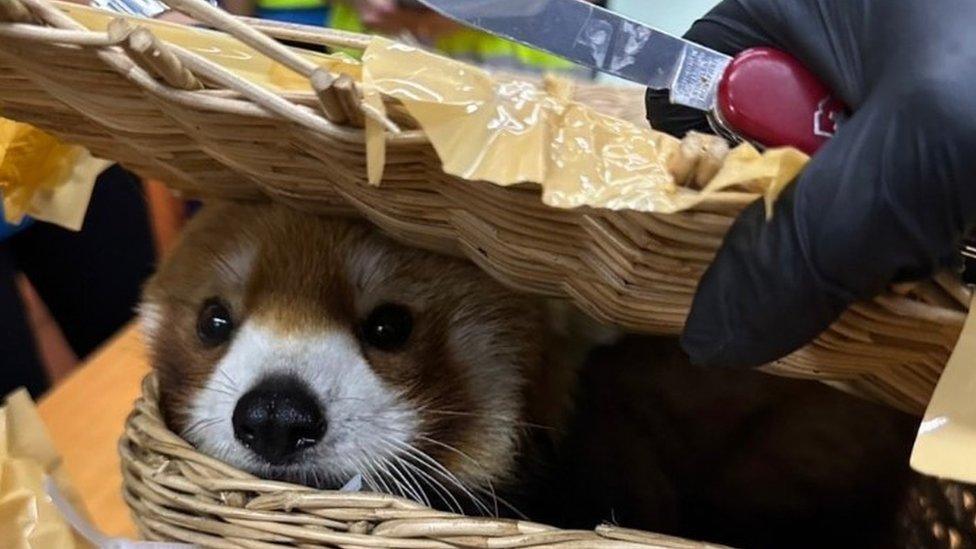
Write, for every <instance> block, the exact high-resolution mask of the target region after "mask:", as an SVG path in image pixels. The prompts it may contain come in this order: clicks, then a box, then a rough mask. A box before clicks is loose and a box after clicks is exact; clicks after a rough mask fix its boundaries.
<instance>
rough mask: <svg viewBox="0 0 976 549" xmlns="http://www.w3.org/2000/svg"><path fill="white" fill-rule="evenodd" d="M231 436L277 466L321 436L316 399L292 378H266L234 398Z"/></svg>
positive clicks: (323, 426)
mask: <svg viewBox="0 0 976 549" xmlns="http://www.w3.org/2000/svg"><path fill="white" fill-rule="evenodd" d="M233 425H234V436H235V437H237V440H239V441H241V443H242V444H244V446H247V447H248V448H250V449H251V451H253V452H254V453H255V454H257V455H259V456H261V457H262V458H264V459H266V460H267V461H268V462H269V463H271V464H274V465H280V464H283V463H286V462H288V461H289V459H290V458H292V457H293V456H295V455H296V454H298V453H299V452H301V451H302V450H305V449H307V448H311V447H312V446H314V445H315V444H316V443H317V442H318V441H319V440H321V439H322V437H323V436H324V435H325V429H326V421H325V417H324V416H323V414H322V407H321V405H320V404H319V402H318V399H316V398H315V396H314V395H312V393H311V392H310V391H309V390H308V388H307V387H306V386H305V385H304V384H303V383H301V382H300V381H299V380H297V379H295V378H293V377H274V378H268V379H265V380H264V381H262V382H260V383H258V384H257V385H255V386H254V388H252V389H251V390H250V391H248V392H247V393H246V394H245V395H244V396H242V397H241V398H240V400H238V401H237V406H236V407H235V408H234V415H233Z"/></svg>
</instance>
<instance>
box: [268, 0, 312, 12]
mask: <svg viewBox="0 0 976 549" xmlns="http://www.w3.org/2000/svg"><path fill="white" fill-rule="evenodd" d="M257 5H258V7H259V8H262V9H266V10H302V9H311V8H322V7H325V6H326V5H328V4H327V2H326V0H257Z"/></svg>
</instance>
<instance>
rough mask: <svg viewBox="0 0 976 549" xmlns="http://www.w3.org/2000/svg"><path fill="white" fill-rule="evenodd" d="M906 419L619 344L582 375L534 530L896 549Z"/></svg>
mask: <svg viewBox="0 0 976 549" xmlns="http://www.w3.org/2000/svg"><path fill="white" fill-rule="evenodd" d="M917 426H918V422H917V419H915V418H912V417H910V416H907V415H905V414H902V413H900V412H897V411H894V410H891V409H889V408H887V407H884V406H881V405H876V404H873V403H869V402H866V401H863V400H860V399H858V398H855V397H852V396H849V395H846V394H844V393H842V392H839V391H837V390H834V389H832V388H829V387H827V386H825V385H822V384H819V383H816V382H811V381H800V380H791V379H785V378H780V377H775V376H771V375H766V374H762V373H759V372H753V371H724V370H715V369H705V368H699V367H695V366H692V365H691V364H690V363H689V362H688V360H687V357H686V356H685V354H684V353H683V352H682V351H681V349H680V348H679V346H678V344H677V341H675V340H674V339H673V338H655V337H639V336H630V337H627V338H625V339H623V340H621V341H619V342H618V343H616V344H615V345H613V346H610V347H606V348H602V349H598V350H597V351H595V352H594V353H593V355H592V356H591V358H590V360H589V361H588V363H587V365H586V366H585V368H584V369H583V371H582V372H581V375H580V383H579V398H578V401H577V409H576V415H575V417H574V418H573V419H572V422H571V424H570V425H569V427H568V432H569V436H568V439H567V440H565V442H564V443H563V444H562V447H561V448H560V449H559V453H558V457H557V458H555V459H554V460H553V463H552V464H551V465H550V468H549V469H548V471H547V473H546V474H545V475H543V476H542V477H541V479H542V480H539V481H538V482H539V487H537V488H535V489H533V492H534V495H535V496H536V498H537V499H535V500H534V501H533V503H532V505H531V508H532V509H534V510H535V512H534V514H535V516H534V517H533V518H536V519H538V520H544V521H548V522H550V523H554V524H557V525H560V526H562V527H567V528H587V527H592V526H593V525H594V524H597V523H599V522H601V521H607V522H616V523H618V524H620V525H623V526H627V527H632V528H638V529H643V530H648V531H655V532H662V533H671V534H675V535H680V536H684V537H689V538H693V539H705V540H710V541H714V542H718V543H724V544H730V545H734V546H737V547H818V548H819V547H857V548H863V547H895V546H897V545H896V540H895V539H894V538H893V537H892V536H893V535H894V526H895V525H894V522H893V521H894V517H895V513H896V512H897V511H898V509H899V508H900V507H901V505H902V504H903V502H904V495H905V493H906V490H907V488H906V485H907V484H908V483H910V482H912V479H914V478H915V477H914V476H913V475H912V474H911V473H910V472H909V469H908V466H907V463H908V456H909V453H910V450H911V443H912V439H913V435H914V432H915V429H916V428H917Z"/></svg>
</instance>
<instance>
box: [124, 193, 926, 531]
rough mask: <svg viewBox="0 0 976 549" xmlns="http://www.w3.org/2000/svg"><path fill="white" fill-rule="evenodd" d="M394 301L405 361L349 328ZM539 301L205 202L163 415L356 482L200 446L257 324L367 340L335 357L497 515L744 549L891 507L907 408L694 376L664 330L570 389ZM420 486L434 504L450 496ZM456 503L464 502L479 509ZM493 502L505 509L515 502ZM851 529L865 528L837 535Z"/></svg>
mask: <svg viewBox="0 0 976 549" xmlns="http://www.w3.org/2000/svg"><path fill="white" fill-rule="evenodd" d="M214 297H219V298H220V299H221V300H223V301H225V302H226V304H227V306H228V308H229V309H230V311H231V312H232V313H233V316H234V322H235V325H236V328H235V329H236V330H237V332H235V335H234V337H233V338H232V339H231V340H230V341H228V342H227V343H225V344H222V345H220V346H216V347H207V346H206V345H201V342H200V341H199V338H198V334H197V330H196V328H195V327H196V323H197V319H198V315H199V314H200V312H201V307H202V306H203V304H204V303H206V302H207V300H208V299H211V298H214ZM387 302H395V303H398V304H402V305H405V306H407V307H408V308H409V309H410V311H411V312H412V314H413V316H414V331H413V333H412V335H411V337H410V340H409V343H408V345H407V346H405V347H404V348H403V349H400V350H397V351H396V352H385V351H380V350H377V349H373V348H371V347H370V346H369V345H366V344H364V343H363V341H362V340H361V338H358V336H357V325H358V324H359V323H360V322H362V320H363V318H364V317H365V316H367V315H368V314H369V312H370V311H371V310H373V309H374V308H375V307H376V306H378V305H379V304H382V303H387ZM544 311H545V308H544V307H543V305H542V303H541V302H539V301H536V300H534V299H531V298H528V297H526V296H522V295H518V294H516V293H514V292H511V291H509V290H507V289H505V288H503V287H502V286H501V285H499V284H498V283H496V282H494V281H492V280H491V279H490V278H489V277H488V276H487V275H485V274H484V273H483V272H481V271H480V270H479V269H477V268H476V267H475V266H473V265H471V264H469V263H467V262H464V261H460V260H456V259H451V258H446V257H443V256H439V255H436V254H432V253H428V252H424V251H420V250H414V249H410V248H406V247H404V246H401V245H398V244H396V243H394V242H392V241H391V240H389V239H387V238H386V237H383V236H382V235H380V234H379V232H378V231H376V230H375V229H373V228H372V227H370V226H369V225H368V224H365V223H361V222H355V221H350V220H340V219H326V218H321V217H316V216H312V215H307V214H300V213H296V212H294V211H292V210H287V209H285V208H283V207H279V206H268V205H253V206H245V205H227V204H215V205H210V206H208V207H206V208H204V210H203V211H202V212H201V213H200V214H198V217H197V218H196V219H195V220H194V221H193V222H192V223H191V225H190V227H189V228H188V230H187V231H186V233H185V235H184V237H183V240H182V242H181V243H180V245H179V246H178V247H177V249H176V250H175V251H174V253H173V254H172V256H171V257H170V258H169V259H168V261H167V262H166V263H165V265H163V266H162V268H161V269H160V271H159V273H158V274H157V275H156V276H155V277H154V279H153V280H152V281H151V283H150V284H149V286H148V287H147V290H146V296H145V304H144V307H143V317H144V321H145V324H146V331H147V335H148V339H149V343H150V345H149V347H150V352H151V359H152V363H153V366H154V368H155V369H156V371H157V372H158V375H159V378H160V384H161V385H160V387H161V397H162V406H163V411H164V414H165V417H166V419H167V422H168V424H169V425H170V426H171V427H172V428H173V429H174V430H175V431H177V432H180V433H181V434H183V435H184V436H185V437H187V438H188V439H189V440H191V441H193V442H194V443H197V444H198V445H199V444H200V443H201V442H202V443H204V445H203V446H201V449H202V450H203V451H206V452H209V453H213V454H214V455H215V456H216V457H219V458H221V459H225V460H227V461H229V462H231V463H232V464H234V465H237V466H238V467H242V468H246V469H249V470H251V471H252V472H254V473H256V474H262V475H265V476H270V477H274V478H284V479H288V480H293V481H299V482H307V483H309V484H315V485H318V486H323V487H335V486H337V485H338V484H341V483H342V482H343V480H344V479H342V478H338V477H336V476H335V475H332V476H330V475H325V477H324V478H323V477H319V476H318V475H311V476H307V475H304V474H299V473H297V472H296V468H297V467H299V466H300V465H301V463H300V462H299V463H297V464H296V465H295V466H289V467H278V468H274V467H264V466H262V465H260V463H258V462H256V461H255V460H254V458H253V456H251V455H250V454H249V453H248V452H247V450H245V449H244V448H243V447H240V448H236V449H235V448H228V447H227V444H225V443H221V444H216V443H214V444H213V445H212V446H209V447H208V446H206V443H209V442H210V439H211V438H214V437H210V436H209V435H208V436H203V435H201V434H200V432H197V431H196V429H197V428H198V427H200V426H201V425H202V426H203V427H201V428H204V429H206V428H210V427H207V426H208V425H211V426H212V423H208V422H211V421H216V420H220V419H221V418H207V417H205V413H206V412H208V410H202V409H201V408H200V405H199V401H200V399H202V398H203V399H204V400H206V399H207V398H209V399H211V400H213V399H217V398H218V396H219V395H216V396H215V395H214V394H213V393H214V392H219V391H227V390H228V385H231V386H232V387H230V388H231V389H233V390H235V391H243V390H246V389H247V387H236V386H233V385H234V384H236V383H240V380H237V379H225V377H226V374H223V373H222V374H217V373H215V372H217V371H218V370H220V371H221V372H224V371H225V370H224V369H223V368H224V367H225V366H226V363H227V362H228V361H235V360H236V361H237V362H236V363H235V364H236V366H234V367H235V368H238V369H237V370H233V369H230V370H226V371H236V372H238V373H241V372H243V371H245V370H242V368H246V367H247V365H246V364H245V365H244V366H242V365H241V364H242V363H241V361H246V359H247V358H248V352H249V351H248V352H243V351H241V350H240V349H239V347H240V346H241V345H244V344H246V343H247V341H245V340H244V339H246V338H248V337H252V338H253V337H254V336H253V330H254V329H257V330H259V331H260V332H261V333H264V334H268V335H270V336H272V337H271V339H270V342H269V341H264V340H261V342H260V345H263V346H264V347H261V346H260V345H258V346H257V347H255V348H257V349H258V350H259V351H260V350H261V349H264V351H261V352H265V351H267V352H268V354H267V357H268V358H267V361H275V360H283V359H282V358H281V357H289V356H292V355H291V354H289V353H297V355H295V356H299V357H300V358H302V360H303V361H304V362H303V368H306V370H303V371H304V372H306V374H307V370H308V368H312V369H313V370H315V372H314V373H316V374H317V375H323V376H328V375H330V374H329V371H330V370H329V368H335V367H337V366H341V365H337V364H332V365H331V366H330V362H329V357H328V356H326V355H323V354H322V353H323V351H322V350H321V349H318V348H316V347H315V345H316V344H317V342H318V341H320V340H327V339H329V338H336V337H339V338H342V341H355V342H356V344H355V349H354V350H352V351H349V350H346V351H343V352H350V353H352V354H351V355H349V356H351V357H353V358H355V360H361V361H362V362H363V364H364V365H366V366H367V368H368V372H369V373H370V375H373V374H375V376H376V378H377V379H378V380H379V381H378V383H381V384H382V387H383V388H384V389H383V391H385V392H389V393H390V395H393V396H394V397H395V399H396V400H397V401H398V402H401V401H402V404H403V407H405V408H407V409H409V410H410V411H412V412H414V413H415V415H416V417H415V418H413V419H410V422H413V423H410V422H408V424H409V425H410V426H411V429H412V430H411V433H410V437H411V438H410V439H409V443H410V444H411V445H413V446H415V447H416V448H417V449H419V450H420V451H422V452H423V453H424V454H426V455H428V456H430V457H432V458H433V459H435V460H436V461H437V462H438V463H439V464H440V465H442V466H443V467H444V468H445V469H446V470H447V471H449V472H450V473H451V474H453V475H454V476H456V478H457V479H459V480H460V481H461V482H463V483H464V484H465V485H466V486H468V487H471V488H472V491H473V492H476V493H477V494H478V495H481V496H483V497H484V501H485V503H486V504H487V505H488V507H493V506H494V502H493V501H491V496H489V495H487V494H489V493H493V494H494V495H500V496H502V499H504V500H505V501H508V502H510V503H512V504H514V505H515V507H518V508H519V509H520V510H521V511H522V512H524V513H526V514H527V515H528V516H529V518H531V519H533V520H539V521H546V522H550V523H553V524H556V525H559V526H563V527H570V528H591V527H593V526H595V525H597V524H599V523H601V522H604V521H615V522H617V523H619V524H621V525H623V526H629V527H634V528H641V529H647V530H653V531H662V532H668V533H672V534H676V535H682V536H686V537H694V538H700V539H708V540H712V541H716V542H722V543H732V544H737V545H741V546H762V545H769V546H784V545H785V546H797V545H808V546H817V543H814V541H816V542H818V543H819V542H825V541H836V540H838V539H841V540H845V539H846V540H848V541H854V543H851V544H850V545H851V546H864V544H861V543H860V542H861V541H863V542H865V544H866V543H867V542H868V541H871V540H872V538H870V534H872V533H873V530H872V529H870V528H861V529H860V532H858V528H855V526H857V525H859V524H862V523H863V522H864V521H867V520H868V519H871V520H872V522H873V523H874V524H877V525H880V524H881V522H880V521H881V519H882V517H886V516H888V511H889V509H888V507H886V505H885V504H886V503H891V502H893V501H894V499H895V495H896V491H897V490H899V489H900V484H901V479H903V478H904V476H905V467H904V463H905V462H906V460H907V455H908V454H907V452H908V448H909V444H910V440H911V430H912V427H913V421H912V420H911V419H909V418H906V417H904V416H902V415H900V414H897V413H895V412H891V411H890V410H886V409H882V408H880V407H877V406H874V405H870V404H867V403H864V402H862V401H859V400H857V399H854V398H853V397H848V396H846V395H843V394H841V393H839V392H836V391H834V390H832V389H829V388H827V387H825V386H822V385H819V384H816V383H812V382H799V381H791V380H785V379H781V378H775V377H772V376H766V375H762V374H758V373H745V372H720V371H706V370H702V369H698V368H693V367H691V366H690V365H689V364H688V363H687V360H686V358H685V357H684V355H683V354H682V353H681V352H680V350H679V349H678V348H677V346H676V344H675V342H674V341H673V340H671V339H658V338H636V337H632V338H627V339H625V340H623V341H621V342H619V343H618V344H616V345H613V346H610V347H607V348H603V349H600V350H598V351H597V352H595V353H594V354H592V356H591V357H590V359H589V360H588V361H587V363H586V364H585V366H584V367H583V369H582V370H581V371H580V375H581V378H580V379H579V382H577V379H576V375H577V369H576V368H574V367H572V365H568V364H564V363H562V362H561V357H562V355H563V354H564V353H563V352H562V351H564V349H562V348H561V347H562V346H565V345H566V341H564V340H560V339H559V338H558V337H557V336H556V335H555V334H553V333H550V331H549V330H548V329H547V322H548V319H547V318H546V313H545V312H544ZM249 329H250V330H252V332H248V331H247V330H249ZM238 332H239V333H238ZM241 334H243V335H241ZM242 338H243V339H242ZM256 341H257V340H256ZM279 344H280V346H281V349H280V351H279V350H277V347H275V348H274V349H270V350H269V349H267V347H268V346H272V347H274V346H276V345H279ZM255 345H257V344H255ZM316 353H318V354H316ZM235 357H236V358H235ZM319 365H321V366H319ZM261 366H262V364H258V363H256V364H254V367H261ZM353 381H355V380H353ZM208 391H209V393H208ZM328 394H331V393H326V394H325V396H322V399H324V400H325V401H324V402H323V403H322V404H323V409H324V410H325V413H326V415H328V414H329V413H330V411H331V410H330V406H331V405H332V404H338V403H339V402H338V400H343V399H338V400H337V402H336V403H330V402H329V401H328ZM361 396H362V395H361ZM366 396H367V397H368V396H369V395H368V394H367V395H366ZM345 400H346V401H348V400H350V399H348V398H347V399H345ZM214 409H217V408H214ZM201 414H204V415H203V416H201ZM225 415H227V414H225ZM366 415H368V414H366ZM401 415H402V414H401ZM201 417H202V418H203V419H201ZM383 417H386V416H383ZM390 417H398V418H399V417H400V416H398V415H396V414H394V415H391V416H390ZM411 417H412V416H411ZM225 419H226V418H225ZM401 419H402V418H401ZM228 421H229V420H228ZM330 421H331V419H330ZM391 421H392V420H391ZM404 421H406V420H404ZM333 423H335V422H333ZM367 427H369V428H370V429H372V430H373V431H379V434H376V433H374V435H375V436H377V437H380V438H382V436H385V435H386V436H391V437H393V436H398V435H400V434H403V433H402V431H403V428H404V427H403V426H402V425H399V424H398V426H390V427H389V428H390V432H388V433H383V432H382V431H383V429H384V427H385V424H384V422H383V420H382V418H380V419H378V420H376V421H374V422H373V424H371V425H369V426H367ZM213 428H216V427H213ZM334 428H341V425H334V424H331V423H330V426H329V429H330V430H332V429H334ZM218 438H219V437H218ZM363 440H364V441H365V440H366V439H365V438H364V439H363ZM352 442H353V443H355V442H356V439H355V437H353V439H352ZM363 444H366V442H363ZM377 448H379V449H380V450H382V449H383V447H382V446H368V447H367V446H364V448H363V451H364V452H366V453H367V454H368V453H369V452H375V451H378V450H377ZM331 451H332V450H330V449H325V450H322V451H318V452H317V453H315V454H308V455H307V459H309V460H313V459H314V460H320V461H321V463H322V464H325V465H327V464H328V463H329V462H330V460H332V459H333V458H334V457H335V456H337V455H338V454H337V453H330V452H331ZM415 465H417V463H416V462H415ZM430 473H431V474H433V475H437V473H436V472H434V471H431V472H430ZM438 478H439V479H440V477H438ZM401 479H402V480H404V481H406V480H407V479H406V474H403V476H402V477H401ZM440 480H446V479H440ZM421 483H422V482H417V484H421ZM389 484H390V485H394V484H395V483H394V481H392V480H391V482H390V483H389ZM394 487H395V486H394ZM376 488H378V489H383V488H384V487H383V486H376ZM423 488H424V490H425V491H429V494H428V495H429V496H430V497H429V499H430V503H431V504H432V505H433V506H435V507H439V508H443V509H450V508H452V506H454V507H456V506H457V505H456V504H452V503H451V502H450V501H449V500H448V499H447V498H446V497H440V498H439V497H438V495H437V494H436V493H435V492H436V490H434V488H433V487H429V486H424V487H423ZM448 488H450V489H451V490H452V491H455V492H459V491H460V489H459V487H456V486H448ZM457 499H458V500H459V501H460V505H461V507H463V509H464V510H465V511H467V512H472V513H476V512H484V511H485V508H484V507H483V506H482V507H480V508H479V507H478V506H473V505H472V504H471V502H470V501H468V502H465V501H463V498H461V497H460V494H459V497H458V498H457ZM489 510H490V511H493V509H489ZM499 511H500V512H501V513H502V514H508V515H513V514H514V511H512V510H511V509H507V508H506V506H505V504H500V505H499ZM879 528H880V526H879ZM848 530H849V531H850V532H854V533H861V534H863V536H862V537H851V535H850V534H843V535H841V532H846V531H848ZM820 534H823V535H821V536H819V537H818V535H820ZM830 534H837V536H835V537H834V538H831V537H830V536H829V535H830ZM787 535H790V537H784V536H787ZM793 536H799V538H797V537H793ZM784 541H785V543H784ZM807 542H810V543H807Z"/></svg>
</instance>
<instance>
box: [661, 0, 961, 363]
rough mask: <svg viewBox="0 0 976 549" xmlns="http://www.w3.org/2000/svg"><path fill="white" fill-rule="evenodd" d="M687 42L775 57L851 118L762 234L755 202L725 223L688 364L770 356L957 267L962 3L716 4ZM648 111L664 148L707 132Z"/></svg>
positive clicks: (681, 117)
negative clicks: (812, 81)
mask: <svg viewBox="0 0 976 549" xmlns="http://www.w3.org/2000/svg"><path fill="white" fill-rule="evenodd" d="M686 36H687V38H689V39H690V40H693V41H695V42H698V43H700V44H703V45H705V46H709V47H711V48H713V49H716V50H719V51H722V52H724V53H727V54H735V53H738V52H740V51H742V50H743V49H746V48H749V47H753V46H771V47H775V48H778V49H780V50H782V51H785V52H788V53H790V54H792V55H794V56H795V57H797V58H798V59H799V60H800V61H801V62H802V63H803V64H804V65H806V66H807V67H808V68H809V69H810V70H812V71H813V72H814V73H815V74H817V75H818V76H819V77H820V78H822V79H823V80H824V81H825V83H827V85H829V86H830V87H831V88H832V89H833V90H834V92H835V93H836V94H837V95H838V96H839V97H840V98H841V99H842V100H843V101H844V102H845V103H846V104H847V105H848V106H850V107H851V109H852V111H853V116H852V117H851V118H850V119H849V120H848V121H847V122H846V123H845V124H844V125H842V126H841V127H840V129H839V130H838V131H837V134H836V136H835V137H834V138H833V139H832V140H831V141H830V142H829V143H827V145H825V146H824V147H823V148H822V149H821V150H820V151H819V152H818V153H817V154H816V155H815V156H814V158H813V159H812V160H811V162H810V163H809V165H808V166H807V168H806V169H805V170H804V172H803V173H802V174H801V175H800V176H799V177H798V178H797V180H796V181H794V182H793V183H792V184H791V185H790V187H789V188H788V190H787V191H785V192H784V193H783V195H782V196H781V198H780V199H779V201H778V203H777V206H776V210H775V213H774V216H773V218H772V220H771V221H770V222H768V223H767V221H766V219H765V216H764V212H763V205H762V204H761V203H756V204H753V205H752V206H750V207H749V208H748V209H746V210H745V211H744V212H743V213H742V215H741V217H740V218H739V219H738V220H737V222H736V223H735V225H734V226H733V227H732V230H731V231H730V232H729V234H728V235H727V237H726V239H725V243H724V245H723V247H722V249H721V251H720V252H719V254H718V256H717V257H716V259H715V262H714V263H713V265H712V266H711V268H710V269H709V270H708V272H707V273H706V274H705V276H704V278H703V279H702V282H701V285H700V286H699V288H698V293H697V295H696V297H695V300H694V304H693V306H692V310H691V316H690V318H689V320H688V324H687V326H686V327H685V332H684V335H683V336H682V344H683V346H684V348H685V350H686V351H687V352H688V353H689V354H690V355H691V358H692V360H693V361H694V362H696V363H703V364H711V365H716V366H756V365H760V364H763V363H767V362H769V361H772V360H775V359H777V358H780V357H782V356H784V355H786V354H788V353H790V352H791V351H793V350H795V349H797V348H799V347H801V346H802V345H804V344H805V343H807V342H808V341H810V340H811V339H813V338H814V337H816V336H817V335H818V334H819V333H820V332H821V331H823V330H824V329H825V328H826V327H827V326H829V324H830V323H831V322H832V321H834V320H835V319H836V318H837V317H838V316H839V315H840V314H841V313H842V312H843V311H844V309H845V308H847V306H848V305H849V304H850V303H851V302H852V301H854V300H858V299H866V298H870V297H872V296H874V295H876V294H878V293H879V292H881V291H882V290H883V289H884V288H885V287H886V285H887V284H889V283H891V282H893V281H906V280H912V279H919V278H922V277H925V276H928V275H930V274H932V273H933V271H935V270H936V269H937V268H939V267H940V266H944V265H948V264H950V263H953V262H955V258H956V253H955V250H956V246H957V244H958V243H959V241H960V238H961V237H962V235H963V234H964V233H966V232H967V231H968V230H969V229H970V228H971V227H973V225H974V221H976V180H974V179H976V1H973V0H726V1H724V2H722V3H721V4H719V5H718V6H717V7H716V8H715V9H714V10H712V12H711V13H709V14H708V15H707V16H705V17H704V18H703V19H701V20H699V21H698V22H696V23H695V25H694V26H693V27H692V29H691V30H690V31H689V32H688V33H687V35H686ZM769 85H770V86H775V85H776V82H770V83H769ZM647 111H648V119H649V121H650V122H651V125H652V126H654V127H655V128H658V129H660V130H663V131H667V132H669V133H672V134H674V135H676V136H682V135H683V134H684V133H685V132H686V131H687V130H689V129H698V130H705V131H707V128H708V126H707V123H706V122H705V120H704V118H703V116H702V113H700V112H697V111H692V110H690V109H686V108H683V107H675V106H672V105H670V104H668V99H667V95H666V94H661V93H658V92H649V93H648V98H647Z"/></svg>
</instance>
